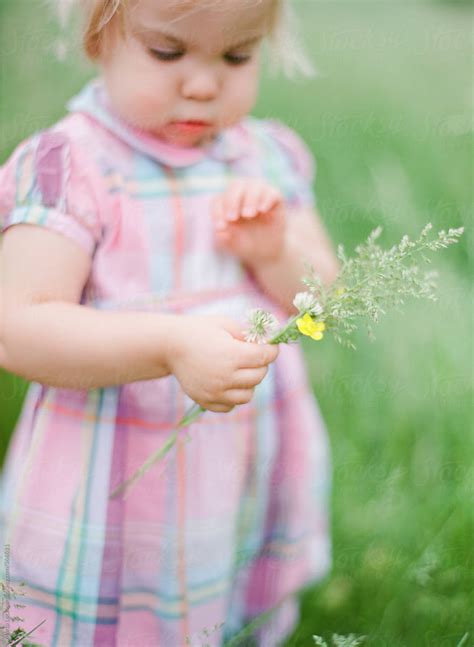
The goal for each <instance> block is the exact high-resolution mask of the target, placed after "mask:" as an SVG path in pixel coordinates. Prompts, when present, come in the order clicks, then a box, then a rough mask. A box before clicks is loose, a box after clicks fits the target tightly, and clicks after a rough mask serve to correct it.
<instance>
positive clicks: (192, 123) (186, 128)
mask: <svg viewBox="0 0 474 647" xmlns="http://www.w3.org/2000/svg"><path fill="white" fill-rule="evenodd" d="M210 126H211V124H210V123H209V122H207V121H198V120H194V119H192V120H187V121H172V122H171V123H170V124H169V127H170V128H172V129H173V130H177V131H180V132H189V133H194V132H200V131H202V130H206V129H207V128H209V127H210Z"/></svg>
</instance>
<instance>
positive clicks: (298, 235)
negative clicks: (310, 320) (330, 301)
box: [247, 209, 341, 316]
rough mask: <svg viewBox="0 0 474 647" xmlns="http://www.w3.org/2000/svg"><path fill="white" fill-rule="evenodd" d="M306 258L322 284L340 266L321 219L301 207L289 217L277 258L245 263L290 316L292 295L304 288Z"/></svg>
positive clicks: (293, 308)
mask: <svg viewBox="0 0 474 647" xmlns="http://www.w3.org/2000/svg"><path fill="white" fill-rule="evenodd" d="M305 261H306V262H309V263H310V264H311V265H313V267H314V269H315V270H316V272H317V273H318V274H319V275H320V277H321V280H322V282H323V284H325V285H329V284H331V283H332V282H333V281H334V280H335V278H336V277H337V275H338V273H339V271H340V269H341V263H340V261H339V259H338V258H337V256H336V254H335V251H334V249H333V246H332V243H331V241H330V239H329V236H328V234H327V232H326V230H325V228H324V226H323V224H322V221H321V218H320V216H319V214H318V213H317V211H315V210H313V209H300V210H298V211H297V212H295V213H292V214H291V217H289V218H288V220H287V230H286V238H285V245H284V248H283V251H282V253H281V255H280V256H279V258H278V259H276V260H274V261H272V262H264V263H258V262H257V263H248V264H247V266H248V268H249V269H250V271H251V272H252V274H253V275H254V276H255V278H256V280H257V281H258V283H259V284H260V285H261V286H262V288H263V289H264V290H265V292H266V293H267V294H269V295H270V296H271V297H272V298H273V299H274V300H275V301H277V302H278V303H280V304H281V305H282V306H283V307H284V308H285V310H286V311H287V313H288V315H289V316H292V315H295V314H296V312H297V310H296V308H295V307H294V305H293V299H294V297H295V295H296V294H297V292H303V291H304V290H305V289H306V288H305V286H304V284H303V283H302V282H301V278H302V277H303V276H304V275H305V274H306V273H307V270H306V268H305V264H304V262H305Z"/></svg>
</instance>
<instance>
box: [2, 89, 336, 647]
mask: <svg viewBox="0 0 474 647" xmlns="http://www.w3.org/2000/svg"><path fill="white" fill-rule="evenodd" d="M67 108H68V114H67V115H66V116H65V117H64V118H62V119H61V120H60V121H59V122H57V123H56V124H55V125H54V126H52V127H50V128H48V129H46V130H43V131H40V132H36V133H35V134H34V135H32V136H31V137H29V138H28V139H27V140H26V141H24V142H22V143H21V144H20V145H19V146H18V147H17V149H16V150H15V151H14V152H13V154H12V155H11V156H10V158H9V159H8V160H7V162H6V163H5V164H4V166H3V167H2V168H1V170H0V216H1V230H2V231H3V230H4V229H6V228H7V227H10V226H12V225H15V224H16V223H22V222H23V223H32V224H35V225H39V226H42V227H47V228H49V229H50V230H53V231H56V232H58V233H59V234H61V235H64V236H66V237H68V238H69V239H70V240H73V241H75V242H76V243H77V244H78V245H80V246H81V247H82V248H83V249H84V250H85V252H86V253H87V254H89V255H90V257H91V259H92V266H91V271H90V275H89V277H88V280H87V284H86V285H85V287H84V290H83V293H82V296H81V301H80V302H81V304H83V305H87V306H88V307H93V308H98V309H103V310H114V311H118V310H122V311H127V310H128V311H149V312H151V311H153V312H162V313H174V314H182V315H186V314H190V315H191V314H193V315H194V314H225V315H227V316H229V317H233V318H234V319H236V320H238V321H240V322H244V323H245V321H246V319H245V315H246V312H247V311H248V309H249V308H253V307H257V306H259V307H263V308H265V309H267V310H270V311H271V312H273V313H274V314H275V316H276V317H277V318H278V319H279V321H280V322H281V323H283V322H284V321H286V318H287V317H286V315H285V313H284V312H283V311H282V310H281V308H279V307H278V306H277V305H276V304H275V303H274V302H273V301H271V300H270V299H269V298H268V296H267V295H265V294H264V292H263V290H262V289H261V288H260V287H259V286H258V285H257V283H256V282H255V280H254V279H253V277H252V276H251V275H250V274H249V273H248V272H246V270H245V268H244V267H243V266H242V264H241V263H240V262H239V261H238V260H237V259H236V258H235V257H233V256H231V255H230V254H228V253H226V252H223V251H219V250H217V249H216V247H215V240H214V229H213V225H212V221H211V216H210V209H209V205H210V200H211V199H212V197H213V196H214V195H215V194H216V193H218V192H221V191H222V190H223V189H224V188H225V186H226V184H227V183H228V182H229V179H230V178H233V177H237V176H256V177H265V178H267V180H269V181H270V182H272V183H274V184H275V185H276V186H277V187H279V188H280V190H281V191H282V192H283V194H284V196H285V198H286V201H287V204H288V217H289V218H291V217H292V209H295V208H297V207H299V206H305V205H306V206H307V205H311V204H312V203H313V199H314V198H313V194H312V188H311V183H312V180H313V176H314V170H315V165H314V160H313V158H312V157H311V154H310V153H309V151H308V149H307V148H306V146H305V145H304V144H303V142H302V141H301V139H300V138H299V136H298V135H297V134H296V133H295V132H294V131H293V130H291V129H290V128H288V127H287V126H285V125H283V124H282V123H280V122H278V121H275V120H269V119H257V118H256V117H253V116H249V117H247V118H245V119H243V120H242V121H241V122H240V123H239V124H237V125H235V126H232V127H230V128H227V129H225V130H224V131H222V132H221V133H220V134H219V135H218V137H217V138H216V139H215V140H214V141H213V142H212V143H211V144H209V145H208V146H207V147H205V148H201V149H198V148H189V149H184V148H178V147H174V146H172V145H169V144H166V143H165V142H163V141H160V140H158V139H157V138H154V137H152V136H150V135H149V134H147V133H146V132H144V131H141V130H138V129H135V128H134V127H131V126H130V125H128V124H126V123H125V122H123V121H122V120H121V119H120V118H119V117H118V116H117V115H116V114H115V113H114V112H113V109H112V108H111V106H110V103H109V101H108V98H107V95H106V92H105V89H104V86H103V83H102V82H101V80H100V79H94V80H93V81H91V82H89V83H88V84H86V86H85V87H84V88H83V89H82V90H81V91H80V92H79V94H78V95H77V96H75V97H74V98H73V99H72V100H70V102H69V103H68V105H67ZM19 262H21V260H20V259H19ZM58 271H61V268H58ZM163 343H166V340H163ZM117 370H120V367H117ZM191 404H192V401H191V400H190V399H189V398H188V396H187V395H186V394H184V392H183V391H182V389H181V388H180V385H179V382H178V381H177V379H176V378H175V377H174V376H173V375H171V376H168V377H165V378H161V379H156V380H147V381H139V382H133V383H126V380H124V383H123V384H121V385H120V386H113V387H107V388H94V389H91V390H74V389H65V388H53V387H49V386H45V385H41V384H39V383H36V382H31V383H30V385H29V389H28V391H27V395H26V399H25V401H24V404H23V409H22V412H21V415H20V418H19V420H18V423H17V426H16V429H15V431H14V434H13V436H12V439H11V442H10V446H9V448H8V452H7V456H6V460H5V464H4V466H3V471H2V473H1V497H0V531H1V532H0V539H1V547H2V548H3V559H2V560H1V562H2V563H1V564H0V572H1V576H2V579H4V578H5V577H6V575H7V571H8V577H9V582H10V583H11V585H12V586H14V587H15V588H16V589H17V590H23V591H24V593H25V595H24V596H23V597H22V598H18V601H20V602H21V603H22V604H25V605H26V606H25V608H23V609H19V610H18V614H19V615H20V616H21V617H22V618H23V619H24V621H23V623H22V627H24V628H25V629H28V630H29V629H32V628H33V627H34V626H35V625H37V624H38V623H40V622H41V621H42V620H45V622H44V623H43V624H42V625H41V627H40V628H38V629H37V630H36V631H35V632H34V633H33V634H32V636H31V639H32V640H33V641H34V642H37V643H40V644H42V645H48V646H49V647H57V646H64V647H66V646H71V647H72V646H74V647H76V646H80V647H89V646H93V645H94V646H103V647H106V646H107V647H108V646H112V645H117V646H119V647H147V646H149V647H157V646H159V647H184V646H185V645H192V646H196V647H197V646H198V645H199V646H200V645H203V644H204V643H206V641H207V644H208V645H211V646H212V647H215V646H218V645H219V646H220V645H224V644H226V643H227V642H229V641H231V639H232V638H233V637H235V636H236V635H237V633H238V632H239V631H241V630H242V628H243V627H245V625H246V624H247V623H249V622H250V621H251V620H252V619H254V618H255V617H256V616H257V615H260V614H262V613H263V612H265V611H269V610H271V609H273V613H271V614H270V615H269V616H268V619H267V621H266V622H265V623H264V624H261V625H260V626H259V627H257V628H256V629H255V630H254V631H253V639H252V640H253V641H254V643H252V644H257V645H261V646H265V647H275V646H276V645H278V644H281V643H282V642H283V641H284V639H285V637H287V636H288V635H289V633H290V632H291V631H292V630H293V629H294V627H295V626H296V624H297V622H298V599H297V595H296V594H297V593H298V591H300V590H301V589H302V588H303V587H307V586H309V585H311V584H312V583H315V582H317V581H319V580H320V579H321V578H322V577H324V576H325V575H326V574H327V573H328V571H329V569H330V566H331V545H330V537H329V528H328V526H329V510H328V500H329V496H330V482H331V476H330V448H329V443H328V437H327V431H326V429H325V426H324V422H323V420H322V418H321V414H320V410H319V407H318V405H317V402H316V400H315V398H314V395H313V393H312V389H311V386H310V384H309V382H308V378H307V375H306V371H305V364H304V358H303V354H302V350H301V348H300V347H299V345H297V344H292V345H282V346H281V347H280V354H279V356H278V358H277V360H276V361H275V362H274V363H273V364H272V365H271V366H270V369H269V371H268V373H267V375H266V377H265V379H264V380H263V382H262V383H261V384H259V385H258V386H257V387H256V389H255V392H254V397H253V399H252V401H251V402H249V403H248V404H246V405H241V406H238V407H235V408H234V409H233V410H232V411H231V412H229V413H227V414H222V413H214V412H210V411H208V412H206V413H205V414H203V415H202V417H201V418H200V419H199V420H198V421H197V422H195V423H194V424H193V425H192V426H191V427H190V428H189V431H188V432H186V433H184V432H182V435H181V436H180V437H179V441H178V443H177V446H176V447H175V448H174V449H173V450H172V451H171V452H170V454H169V455H168V457H167V459H166V460H165V461H164V463H162V464H160V465H155V466H154V467H153V468H152V469H151V470H150V471H149V472H148V473H147V474H146V476H145V477H144V478H142V480H141V481H139V482H138V483H137V484H136V485H135V486H134V487H133V488H132V489H131V490H130V491H129V493H128V494H127V495H125V496H122V497H118V498H114V499H110V498H109V495H110V493H111V492H112V490H113V489H114V488H115V487H117V485H119V484H120V483H121V482H122V481H124V480H125V479H126V478H128V477H129V476H130V475H131V474H132V473H133V472H134V470H135V469H136V468H137V467H138V466H139V465H141V464H142V463H143V461H144V460H145V459H146V458H147V457H148V456H149V455H150V454H151V453H152V452H153V451H155V450H156V449H157V448H158V447H160V446H161V445H162V444H163V443H164V442H165V440H166V438H167V437H168V435H169V434H170V432H171V430H172V429H173V427H174V426H175V424H176V423H177V421H178V420H179V419H180V418H181V417H182V415H183V414H184V412H185V410H186V409H187V408H188V407H189V406H190V405H191ZM20 582H23V583H24V585H23V586H20ZM16 613H17V611H15V613H10V615H15V614H16ZM16 626H17V624H16V623H12V625H11V627H10V631H13V629H14V628H15V627H16ZM233 644H236V641H234V643H233ZM238 644H239V645H241V644H246V645H248V644H249V642H245V641H243V642H238Z"/></svg>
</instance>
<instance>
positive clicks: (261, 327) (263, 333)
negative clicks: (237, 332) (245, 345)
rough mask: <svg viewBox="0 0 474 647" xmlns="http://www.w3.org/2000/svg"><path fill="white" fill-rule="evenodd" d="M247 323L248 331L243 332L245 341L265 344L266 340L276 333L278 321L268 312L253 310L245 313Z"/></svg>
mask: <svg viewBox="0 0 474 647" xmlns="http://www.w3.org/2000/svg"><path fill="white" fill-rule="evenodd" d="M247 318H248V322H249V324H250V328H249V330H246V331H245V341H250V342H253V343H257V344H265V343H267V341H268V338H269V337H271V336H272V335H273V334H274V333H276V331H277V328H278V320H277V318H276V317H275V316H274V315H272V314H271V313H270V312H266V311H265V310H262V309H261V308H254V309H253V310H249V311H248V313H247Z"/></svg>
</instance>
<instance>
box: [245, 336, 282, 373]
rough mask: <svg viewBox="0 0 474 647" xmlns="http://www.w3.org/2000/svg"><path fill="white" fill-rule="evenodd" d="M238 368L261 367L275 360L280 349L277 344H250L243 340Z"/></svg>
mask: <svg viewBox="0 0 474 647" xmlns="http://www.w3.org/2000/svg"><path fill="white" fill-rule="evenodd" d="M241 350H242V352H241V355H240V357H241V358H242V359H241V361H240V365H239V368H241V369H243V368H261V367H263V366H268V365H269V364H271V363H272V362H274V361H275V360H276V358H277V357H278V353H279V352H280V349H279V347H278V344H252V343H249V342H245V348H244V347H242V349H241Z"/></svg>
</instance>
